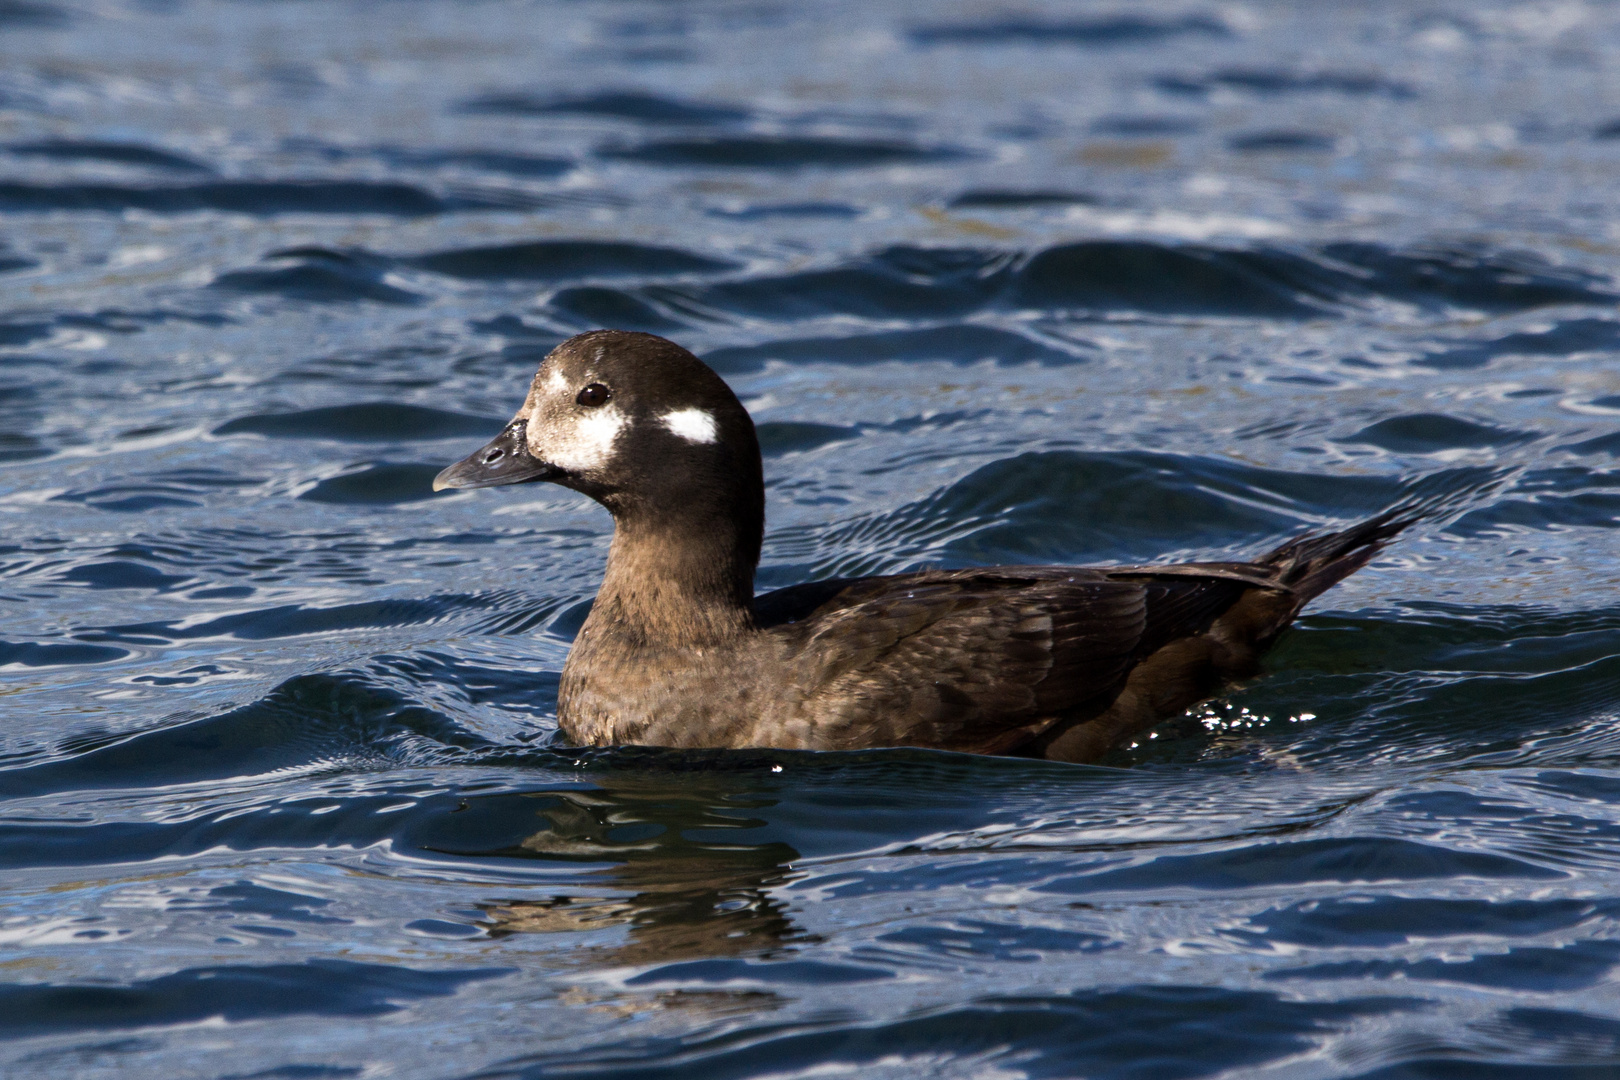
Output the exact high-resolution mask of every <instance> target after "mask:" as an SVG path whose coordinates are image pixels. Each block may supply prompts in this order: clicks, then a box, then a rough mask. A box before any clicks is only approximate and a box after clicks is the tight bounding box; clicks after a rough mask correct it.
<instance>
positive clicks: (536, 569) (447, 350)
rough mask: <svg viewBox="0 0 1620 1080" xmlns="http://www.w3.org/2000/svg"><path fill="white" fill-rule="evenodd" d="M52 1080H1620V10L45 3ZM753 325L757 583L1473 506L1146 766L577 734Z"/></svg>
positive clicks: (39, 529) (1247, 548) (35, 699)
mask: <svg viewBox="0 0 1620 1080" xmlns="http://www.w3.org/2000/svg"><path fill="white" fill-rule="evenodd" d="M0 30H3V31H4V36H3V37H0V57H3V59H0V230H3V231H0V237H3V241H4V246H3V247H0V270H3V273H0V357H3V361H0V364H3V366H0V457H3V462H0V573H3V575H4V580H3V584H0V599H3V601H4V603H3V604H0V664H3V665H4V668H3V673H0V715H3V718H4V722H3V724H0V867H3V871H0V874H3V876H0V882H3V884H0V905H3V906H0V943H3V944H0V1071H3V1072H4V1073H5V1074H6V1075H7V1076H18V1077H24V1076H26V1077H33V1076H42V1077H43V1076H49V1077H56V1076H75V1077H105V1076H114V1075H116V1076H118V1077H154V1078H156V1077H162V1078H173V1077H200V1078H216V1077H217V1078H223V1077H286V1078H307V1077H347V1076H356V1077H359V1076H364V1077H380V1076H392V1077H411V1078H416V1077H422V1078H450V1077H490V1078H493V1077H540V1076H553V1075H558V1076H563V1075H566V1076H586V1077H605V1076H614V1077H666V1078H672V1077H692V1078H704V1080H708V1078H719V1080H723V1078H733V1077H739V1078H740V1077H752V1076H766V1075H768V1076H772V1077H789V1076H816V1077H824V1076H835V1075H844V1074H845V1073H846V1072H858V1073H859V1074H860V1075H861V1076H863V1077H916V1076H941V1077H967V1076H974V1077H994V1078H998V1080H999V1078H1013V1077H1025V1076H1027V1077H1078V1076H1085V1077H1110V1078H1115V1077H1117V1078H1130V1080H1138V1078H1141V1080H1146V1078H1180V1077H1203V1076H1215V1075H1230V1076H1236V1075H1241V1076H1245V1077H1273V1076H1275V1077H1290V1078H1294V1077H1298V1078H1318V1077H1362V1078H1370V1077H1378V1078H1380V1080H1394V1078H1406V1077H1465V1076H1466V1077H1487V1078H1489V1077H1509V1076H1511V1077H1536V1078H1545V1080H1551V1078H1559V1080H1563V1078H1582V1080H1586V1078H1597V1077H1612V1076H1615V1075H1616V1070H1617V1069H1620V999H1617V995H1616V989H1615V988H1616V978H1617V973H1620V606H1617V602H1616V599H1615V597H1616V586H1617V585H1620V561H1617V559H1616V549H1615V535H1616V534H1615V531H1614V530H1615V526H1616V522H1617V521H1620V472H1617V471H1616V456H1617V455H1620V426H1617V423H1616V420H1617V418H1620V363H1617V359H1620V317H1617V316H1616V314H1615V303H1616V299H1617V297H1620V216H1617V214H1616V210H1615V207H1616V201H1615V181H1614V178H1615V176H1616V170H1617V167H1620V138H1617V137H1616V136H1617V134H1620V122H1617V118H1620V93H1617V91H1620V86H1617V84H1616V81H1615V72H1616V71H1617V70H1620V68H1617V67H1616V65H1615V63H1614V58H1615V56H1616V53H1617V49H1620V10H1617V9H1616V8H1614V7H1613V6H1610V5H1594V4H1581V3H1532V4H1515V3H1474V2H1470V3H1463V2H1461V0H1437V2H1435V3H1429V4H1424V5H1409V4H1401V3H1377V2H1369V3H1360V4H1333V5H1292V4H1287V3H1281V2H1276V3H1268V2H1249V3H1242V4H1228V3H1204V2H1202V0H1191V2H1187V3H1179V2H1164V3H1158V2H1148V3H1141V4H1134V5H1129V6H1127V5H1117V6H1115V5H1091V4H1056V3H1052V4H1047V5H1045V6H1042V5H1041V4H1040V3H1038V2H1036V0H1028V2H1020V3H1019V4H1017V5H1005V6H1004V5H999V4H974V3H939V4H932V5H926V6H925V5H916V4H899V3H895V4H888V5H874V4H864V3H825V4H818V5H796V4H787V3H781V2H777V0H738V2H719V0H714V2H708V0H693V2H690V3H662V4H658V3H647V2H641V0H616V2H609V0H579V2H571V3H516V2H505V0H487V2H481V3H465V4H452V3H435V2H430V0H412V2H400V3H390V4H383V3H319V4H317V3H308V2H292V0H288V2H277V3H246V2H209V0H62V2H61V3H57V2H56V0H0ZM598 325H611V326H618V327H626V328H636V329H650V330H655V331H659V332H663V333H667V334H669V335H671V336H673V337H675V338H677V339H678V340H680V341H682V342H683V343H685V344H687V345H689V346H691V347H692V348H694V349H695V350H696V351H698V352H699V353H700V354H702V355H705V356H706V357H707V358H708V359H709V360H710V362H711V363H713V364H714V365H715V366H716V367H717V368H718V369H719V370H721V371H722V372H723V373H724V374H725V375H726V377H727V378H728V379H730V380H731V381H732V384H733V385H734V386H735V387H736V389H737V390H738V392H739V394H741V395H742V397H743V398H744V400H745V402H746V403H747V404H748V405H749V407H750V408H751V410H752V411H753V413H754V415H755V417H756V418H757V420H758V421H759V422H760V424H761V434H762V439H763V443H764V445H765V448H766V453H767V461H766V471H767V476H768V479H769V484H770V500H771V502H770V522H769V534H768V537H767V542H766V554H765V565H764V567H763V570H762V574H761V584H762V586H766V587H774V586H778V585H784V584H789V583H793V582H798V581H803V580H807V579H811V578H815V577H818V576H826V575H833V574H848V573H855V572H869V571H890V570H900V569H905V568H911V567H919V566H926V565H952V566H962V565H976V564H988V563H998V562H1029V561H1050V562H1086V561H1108V560H1131V561H1146V560H1151V559H1157V558H1166V559H1169V558H1184V557H1188V556H1191V555H1195V554H1196V555H1210V554H1215V553H1228V552H1231V553H1245V552H1254V551H1257V550H1259V549H1261V548H1262V547H1263V546H1264V545H1265V544H1267V543H1270V542H1273V541H1275V540H1277V539H1279V538H1281V537H1285V536H1288V535H1290V534H1292V533H1294V532H1296V531H1298V530H1300V529H1302V528H1305V527H1309V526H1314V525H1321V524H1328V523H1338V522H1346V521H1348V520H1351V519H1354V518H1356V517H1359V516H1362V515H1365V514H1368V513H1371V512H1373V511H1375V510H1377V509H1379V508H1381V507H1383V506H1385V505H1387V504H1389V503H1391V502H1393V501H1394V500H1396V499H1398V498H1400V497H1401V496H1402V495H1403V493H1406V492H1409V491H1412V490H1414V489H1424V490H1448V491H1455V492H1473V494H1472V495H1469V496H1467V498H1466V508H1465V510H1464V511H1463V512H1461V513H1460V514H1459V515H1458V516H1456V517H1454V518H1453V519H1452V520H1451V521H1449V522H1445V523H1440V524H1435V525H1432V526H1429V527H1426V528H1424V529H1421V530H1419V531H1418V532H1417V533H1416V534H1415V535H1412V536H1411V537H1409V538H1408V539H1406V540H1404V541H1403V542H1402V543H1401V544H1400V545H1399V546H1398V547H1396V548H1394V549H1392V550H1391V551H1390V552H1389V553H1388V554H1387V555H1386V556H1385V557H1382V558H1381V559H1380V560H1378V561H1377V562H1376V563H1375V564H1374V565H1373V566H1372V567H1370V568H1369V569H1367V570H1366V571H1364V572H1363V573H1361V574H1359V575H1358V576H1357V577H1355V578H1354V579H1352V580H1351V581H1349V582H1347V583H1346V584H1345V585H1343V586H1341V587H1340V588H1338V589H1337V590H1335V591H1334V592H1333V593H1332V594H1331V595H1330V596H1328V597H1325V598H1324V599H1323V600H1322V601H1320V602H1319V603H1318V604H1317V605H1316V606H1315V608H1314V609H1313V611H1312V612H1311V613H1310V614H1309V615H1308V616H1307V617H1306V618H1304V619H1303V620H1302V622H1301V624H1300V628H1299V629H1298V630H1297V631H1296V632H1295V633H1293V634H1292V635H1291V636H1290V637H1288V638H1287V639H1286V641H1285V643H1284V644H1283V645H1282V646H1281V648H1280V649H1279V650H1278V651H1277V653H1276V654H1275V656H1274V661H1273V663H1272V665H1271V674H1270V675H1269V676H1268V677H1266V678H1264V679H1262V680H1260V681H1258V682H1256V683H1255V684H1253V685H1252V686H1250V687H1247V688H1244V689H1242V690H1240V691H1238V692H1236V693H1234V694H1233V695H1231V696H1230V697H1229V698H1226V699H1223V700H1221V701H1218V702H1216V703H1214V704H1213V705H1212V706H1211V707H1210V708H1209V709H1208V710H1207V711H1206V712H1204V713H1203V714H1201V715H1199V716H1191V717H1187V718H1185V719H1183V720H1180V721H1177V722H1173V723H1167V724H1166V725H1164V726H1163V727H1162V728H1161V729H1160V730H1159V731H1158V732H1157V733H1156V734H1155V737H1153V738H1145V739H1143V740H1141V742H1140V745H1138V746H1135V747H1132V748H1130V749H1128V750H1122V751H1121V752H1119V753H1118V754H1117V755H1116V756H1115V757H1114V758H1113V759H1112V760H1111V761H1110V762H1109V763H1108V765H1107V767H1096V768H1080V767H1068V766H1058V765H1047V764H1039V763H1030V762H1024V761H1008V760H990V759H972V758H964V757H956V756H952V755H944V754H932V753H923V752H914V751H893V752H873V753H863V754H852V755H799V754H780V753H759V754H743V755H710V756H704V755H697V756H691V755H688V756H671V755H666V754H660V753H657V752H651V751H637V752H608V753H590V754H576V753H572V752H569V751H568V749H567V748H566V747H561V746H558V745H556V743H555V741H554V739H553V734H554V731H555V724H554V709H555V687H556V680H557V672H558V669H559V668H560V666H561V664H562V661H563V657H564V655H565V653H566V649H567V643H568V639H569V637H570V635H571V633H572V632H573V630H574V628H576V627H577V626H578V624H579V621H580V619H581V617H582V614H583V603H584V602H585V601H587V600H588V598H589V597H590V595H591V594H592V591H593V589H594V586H595V582H596V581H597V578H598V575H599V573H600V569H601V564H602V559H603V555H604V552H605V547H606V542H607V538H608V529H609V524H608V520H607V518H606V515H605V514H604V513H602V512H601V511H600V510H598V509H597V508H595V507H594V505H592V504H589V503H587V502H585V501H584V500H582V499H580V498H578V497H575V496H573V495H571V494H569V493H567V492H564V491H561V490H559V489H553V488H548V487H544V486H537V487H526V488H521V489H516V490H506V491H497V492H476V493H463V494H454V495H443V496H437V497H435V496H433V495H432V494H431V493H430V490H429V479H430V477H431V476H432V475H433V473H434V472H435V471H436V470H437V469H438V468H439V467H441V466H442V465H443V464H445V463H447V462H449V461H451V460H453V459H455V458H457V457H459V456H461V455H462V454H464V453H466V452H467V451H469V450H470V449H471V448H472V447H474V446H476V445H477V444H478V443H479V442H480V441H481V440H482V439H484V438H486V437H488V436H490V435H492V434H493V433H494V431H495V430H496V429H497V427H498V425H499V424H500V423H501V422H502V421H503V420H504V419H505V418H506V417H507V416H509V415H510V413H511V411H512V410H513V408H514V407H515V405H516V404H517V402H518V401H519V400H520V398H521V395H522V389H523V384H524V382H525V380H526V379H527V378H528V376H529V375H530V373H531V372H532V369H533V367H534V365H535V363H536V362H537V360H538V359H539V357H541V356H542V355H544V353H545V352H546V351H547V350H548V349H549V347H550V346H551V345H552V344H554V343H555V342H556V341H558V340H560V339H561V338H562V337H564V336H566V335H567V334H569V333H572V332H574V331H576V330H580V329H584V328H588V327H593V326H598Z"/></svg>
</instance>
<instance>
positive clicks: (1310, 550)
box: [1255, 504, 1435, 610]
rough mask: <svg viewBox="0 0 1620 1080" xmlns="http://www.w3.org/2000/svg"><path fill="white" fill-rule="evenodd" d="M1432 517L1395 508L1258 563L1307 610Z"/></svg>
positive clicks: (1300, 541) (1417, 508)
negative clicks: (1380, 553) (1391, 544)
mask: <svg viewBox="0 0 1620 1080" xmlns="http://www.w3.org/2000/svg"><path fill="white" fill-rule="evenodd" d="M1434 514H1435V510H1434V509H1433V508H1430V507H1424V506H1421V505H1412V504H1407V505H1403V506H1396V507H1393V508H1391V509H1389V510H1386V511H1384V512H1383V513H1382V514H1379V515H1378V516H1377V517H1374V518H1369V519H1368V520H1366V521H1363V522H1361V523H1359V524H1356V525H1352V526H1350V527H1349V528H1348V529H1342V530H1340V531H1338V532H1331V533H1321V534H1319V533H1306V534H1305V535H1304V536H1300V537H1296V538H1295V539H1293V540H1290V541H1288V543H1286V544H1283V545H1282V546H1281V547H1278V548H1276V549H1274V550H1272V551H1270V552H1268V553H1266V554H1265V555H1262V556H1261V557H1260V558H1259V559H1257V560H1255V561H1256V562H1258V563H1259V564H1260V565H1261V566H1265V567H1269V568H1271V569H1272V572H1273V573H1274V574H1275V575H1276V579H1277V580H1278V581H1279V582H1280V583H1281V584H1284V585H1287V586H1288V587H1289V588H1290V589H1292V590H1293V592H1294V595H1295V596H1296V597H1297V598H1298V607H1303V606H1305V604H1307V603H1308V602H1310V601H1311V600H1312V599H1314V598H1315V597H1317V596H1320V595H1321V594H1322V593H1324V592H1326V591H1327V590H1329V589H1331V588H1332V587H1333V586H1335V585H1337V584H1338V583H1339V582H1341V581H1343V580H1344V579H1345V578H1347V577H1349V576H1350V575H1351V574H1353V573H1355V572H1356V571H1357V570H1360V569H1361V568H1362V567H1363V566H1366V565H1367V563H1368V562H1370V561H1371V560H1372V558H1373V556H1375V555H1377V554H1378V553H1379V552H1380V551H1382V550H1384V548H1385V546H1386V545H1388V543H1389V542H1390V541H1391V540H1393V539H1394V538H1395V537H1396V536H1399V535H1400V534H1401V533H1402V532H1404V531H1405V530H1406V529H1408V528H1410V527H1411V526H1413V525H1415V524H1417V523H1418V522H1419V521H1423V520H1424V519H1426V518H1429V517H1433V516H1434ZM1298 607H1296V608H1295V610H1298Z"/></svg>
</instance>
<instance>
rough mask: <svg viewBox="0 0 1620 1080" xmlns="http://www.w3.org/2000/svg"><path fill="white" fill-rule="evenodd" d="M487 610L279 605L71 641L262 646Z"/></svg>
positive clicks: (471, 605) (449, 599)
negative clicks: (218, 641)
mask: <svg viewBox="0 0 1620 1080" xmlns="http://www.w3.org/2000/svg"><path fill="white" fill-rule="evenodd" d="M426 467H427V466H424V468H426ZM489 606H490V602H489V600H487V599H486V598H483V597H478V596H471V595H455V594H451V595H443V596H434V597H429V598H428V599H425V600H404V599H401V600H366V601H362V602H360V603H355V604H338V605H335V606H333V607H305V606H303V605H301V604H282V605H279V606H277V607H272V608H260V609H256V610H253V611H239V612H235V613H233V614H230V615H221V616H218V617H217V618H213V619H207V620H205V621H203V622H200V623H172V622H144V623H122V624H119V625H116V626H102V627H87V628H85V629H83V630H80V631H78V632H77V633H76V634H75V635H74V636H75V637H76V638H77V639H78V640H80V641H124V642H129V643H131V644H141V645H170V644H174V643H175V642H179V641H201V640H208V639H213V638H235V639H237V640H239V641H266V640H271V639H274V638H284V637H298V636H300V635H303V634H327V633H333V632H336V631H342V630H371V629H376V628H379V627H385V626H419V625H422V624H426V623H432V622H437V621H439V620H440V619H443V618H446V617H448V616H450V615H453V614H455V613H456V612H460V611H466V610H468V609H482V608H487V607H489Z"/></svg>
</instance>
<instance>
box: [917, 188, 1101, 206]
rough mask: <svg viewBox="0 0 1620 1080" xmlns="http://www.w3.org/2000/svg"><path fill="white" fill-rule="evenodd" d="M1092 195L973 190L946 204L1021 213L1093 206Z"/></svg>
mask: <svg viewBox="0 0 1620 1080" xmlns="http://www.w3.org/2000/svg"><path fill="white" fill-rule="evenodd" d="M1097 201H1098V200H1097V197H1096V196H1095V195H1086V194H1083V193H1081V192H1078V191H1052V190H1044V191H1014V190H1010V189H1007V188H972V189H970V190H968V191H964V192H962V194H960V195H958V196H956V197H955V198H953V199H951V200H950V201H949V202H947V203H946V204H945V206H946V208H947V209H949V210H1022V209H1025V208H1028V207H1033V206H1093V205H1095V204H1096V203H1097Z"/></svg>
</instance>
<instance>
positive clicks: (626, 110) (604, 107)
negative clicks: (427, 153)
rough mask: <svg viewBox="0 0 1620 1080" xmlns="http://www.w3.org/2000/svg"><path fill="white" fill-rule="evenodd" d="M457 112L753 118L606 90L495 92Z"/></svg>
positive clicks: (722, 120) (653, 119)
mask: <svg viewBox="0 0 1620 1080" xmlns="http://www.w3.org/2000/svg"><path fill="white" fill-rule="evenodd" d="M457 111H458V112H464V113H482V114H486V115H495V116H602V117H608V118H611V119H615V120H635V121H638V122H640V123H643V124H672V125H679V126H701V125H705V124H735V123H740V122H742V121H744V120H747V119H749V118H750V117H751V116H752V115H753V114H752V113H751V112H750V111H749V110H748V109H745V108H743V107H742V106H740V105H719V104H714V103H712V102H703V101H682V100H680V99H678V98H671V97H662V96H660V95H658V94H647V93H642V92H640V91H635V90H605V91H602V92H600V93H595V94H584V95H580V96H576V97H544V96H541V95H536V94H526V93H522V92H494V93H488V94H482V95H480V96H478V97H475V98H470V99H468V100H467V101H464V102H462V103H461V104H460V105H459V106H458V107H457Z"/></svg>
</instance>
